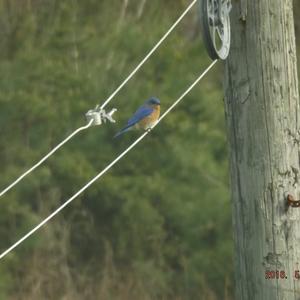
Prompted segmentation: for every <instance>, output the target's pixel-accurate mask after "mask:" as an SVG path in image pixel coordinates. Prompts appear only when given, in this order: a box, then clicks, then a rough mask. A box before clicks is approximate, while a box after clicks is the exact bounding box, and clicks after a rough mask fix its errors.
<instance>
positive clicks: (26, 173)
mask: <svg viewBox="0 0 300 300" xmlns="http://www.w3.org/2000/svg"><path fill="white" fill-rule="evenodd" d="M196 2H197V0H194V1H193V2H192V3H191V4H190V5H189V6H188V7H187V9H186V10H185V11H184V12H183V13H182V14H181V16H180V17H179V18H178V19H177V20H176V22H175V23H174V24H173V25H172V26H171V27H170V29H169V30H168V31H167V32H166V33H165V35H164V36H163V37H162V38H161V39H160V40H159V41H158V42H157V44H156V45H155V46H154V47H153V48H152V49H151V50H150V51H149V53H148V54H147V55H146V56H145V58H144V59H143V60H142V61H141V62H140V63H139V64H138V65H137V67H136V68H135V69H134V70H133V71H132V72H131V73H130V74H129V76H128V77H127V78H126V79H125V80H124V81H123V82H122V83H121V84H120V85H119V87H118V88H117V89H116V90H115V91H114V92H113V93H112V94H111V95H110V96H109V97H108V98H107V100H106V101H105V102H104V103H103V104H102V106H101V107H100V109H104V107H105V106H106V105H107V104H108V103H109V102H110V101H111V100H112V99H113V98H114V97H115V96H116V95H117V94H118V93H119V91H120V90H121V89H122V88H123V87H124V86H125V85H126V84H127V82H128V81H129V80H130V79H131V78H132V77H133V76H134V75H135V74H136V72H137V71H138V70H139V69H140V68H141V67H142V66H143V65H144V64H145V62H146V61H147V60H148V59H149V58H150V56H151V55H152V54H153V53H154V52H155V51H156V50H157V48H158V47H159V46H160V45H161V44H162V43H163V42H164V40H165V39H166V38H167V37H168V36H169V35H170V33H171V32H172V31H173V30H174V29H175V27H176V26H177V25H178V24H179V23H180V21H181V20H182V19H183V18H184V17H185V15H186V14H187V13H188V12H189V11H190V9H191V8H192V7H193V6H194V4H195V3H196ZM92 123H93V122H92V121H90V122H89V123H88V124H87V125H85V126H83V127H80V128H78V129H76V130H75V131H74V132H73V133H71V134H70V135H69V136H68V137H67V138H66V139H65V140H63V141H62V142H61V143H60V144H58V145H57V146H56V147H55V148H54V149H52V150H51V151H50V152H49V153H48V154H47V155H46V156H44V157H43V158H42V159H41V160H40V161H39V162H38V163H36V164H35V165H34V166H33V167H31V168H30V169H29V170H27V171H26V172H24V173H23V174H22V175H20V176H19V177H18V178H17V179H16V180H15V181H14V182H13V183H11V184H10V185H9V186H8V187H6V188H5V189H4V190H3V191H1V192H0V197H1V196H3V195H4V194H5V193H7V192H8V191H9V190H10V189H12V188H13V187H14V186H15V185H16V184H17V183H18V182H20V181H21V180H22V179H23V178H24V177H25V176H27V175H28V174H30V173H31V172H32V171H33V170H34V169H36V168H37V167H38V166H40V165H41V164H42V163H43V162H44V161H45V160H47V159H48V158H49V157H50V156H51V155H52V154H54V152H56V151H57V150H58V149H59V148H61V147H62V146H63V145H64V144H65V143H66V142H67V141H69V140H70V139H71V138H72V137H74V136H75V135H76V134H77V133H78V132H80V131H82V130H84V129H87V128H89V127H90V126H91V125H92Z"/></svg>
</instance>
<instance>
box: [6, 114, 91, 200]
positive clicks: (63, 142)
mask: <svg viewBox="0 0 300 300" xmlns="http://www.w3.org/2000/svg"><path fill="white" fill-rule="evenodd" d="M92 123H93V120H91V121H90V122H89V123H88V124H87V125H85V126H82V127H80V128H78V129H77V130H75V131H74V132H73V133H71V134H70V135H69V136H68V137H67V138H65V139H64V140H63V141H62V142H61V143H60V144H58V145H57V146H56V147H55V148H53V149H52V150H51V151H50V152H49V153H48V154H47V155H45V156H44V157H43V158H42V159H41V160H40V161H39V162H37V163H36V164H35V165H34V166H32V167H31V168H30V169H28V170H27V171H26V172H24V173H23V174H22V175H20V176H19V177H18V178H17V179H16V180H15V181H14V182H13V183H11V184H10V185H9V186H8V187H6V188H5V189H4V190H3V191H2V192H1V193H0V197H1V196H3V195H4V194H5V193H6V192H8V191H9V190H10V189H12V188H13V187H14V186H15V185H16V184H17V183H18V182H20V181H21V180H22V179H23V178H24V177H25V176H27V175H28V174H29V173H31V172H32V171H33V170H34V169H36V168H37V167H38V166H40V165H41V164H42V163H43V162H44V161H45V160H46V159H47V158H49V157H50V156H51V155H52V154H53V153H54V152H56V151H57V150H58V149H59V148H60V147H62V146H63V145H64V144H65V143H66V142H67V141H69V140H70V139H71V138H72V137H73V136H74V135H76V134H77V133H78V132H80V131H82V130H85V129H87V128H89V127H90V126H91V124H92Z"/></svg>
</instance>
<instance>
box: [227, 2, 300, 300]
mask: <svg viewBox="0 0 300 300" xmlns="http://www.w3.org/2000/svg"><path fill="white" fill-rule="evenodd" d="M231 22H232V45H231V53H230V56H229V59H228V60H227V63H226V75H225V85H226V99H225V111H226V119H227V126H228V136H229V144H230V158H231V159H230V160H231V162H230V169H231V183H232V201H233V226H234V239H235V256H236V260H235V261H236V266H235V273H236V298H237V299H251V300H252V299H263V300H268V299H295V298H296V295H297V297H299V296H300V281H299V280H296V279H295V278H294V277H295V271H296V270H299V265H298V262H300V247H299V243H300V222H299V217H300V213H299V212H300V211H299V209H297V208H289V209H286V193H289V194H292V195H293V196H294V197H296V198H298V197H299V195H300V194H299V192H300V191H299V183H300V182H299V158H300V156H299V153H300V152H299V142H300V136H299V135H300V130H299V120H300V115H299V112H300V111H299V96H298V79H297V78H298V77H297V63H296V46H295V33H294V20H293V7H292V1H291V0H273V1H261V0H252V1H245V0H241V1H240V2H239V3H237V2H235V3H234V8H233V11H232V13H231ZM269 271H270V272H271V271H275V273H268V272H269ZM276 271H284V273H283V272H282V273H281V275H282V276H283V277H284V278H283V279H281V278H279V279H276V275H277V274H278V273H277V274H276ZM266 272H267V273H266ZM274 274H275V279H271V278H270V279H266V277H269V276H270V277H272V276H273V275H274ZM278 275H279V277H280V273H279V274H278ZM297 299H298V298H297Z"/></svg>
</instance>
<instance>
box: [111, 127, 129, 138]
mask: <svg viewBox="0 0 300 300" xmlns="http://www.w3.org/2000/svg"><path fill="white" fill-rule="evenodd" d="M130 129H132V127H127V126H126V127H124V128H123V129H121V130H120V131H119V132H118V133H116V134H115V135H114V139H115V138H117V137H120V136H121V135H123V134H124V133H125V132H127V131H129V130H130Z"/></svg>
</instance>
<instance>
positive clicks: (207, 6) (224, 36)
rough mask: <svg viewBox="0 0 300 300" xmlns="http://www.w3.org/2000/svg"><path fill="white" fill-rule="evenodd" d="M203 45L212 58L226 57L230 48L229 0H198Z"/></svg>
mask: <svg viewBox="0 0 300 300" xmlns="http://www.w3.org/2000/svg"><path fill="white" fill-rule="evenodd" d="M199 2H200V9H199V10H200V22H201V29H202V36H203V39H204V44H205V47H206V49H207V51H208V54H209V56H210V57H211V58H212V59H219V58H220V59H223V60H224V59H226V58H227V56H228V54H229V50H230V17H229V13H230V10H231V1H230V0H200V1H199Z"/></svg>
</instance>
